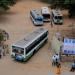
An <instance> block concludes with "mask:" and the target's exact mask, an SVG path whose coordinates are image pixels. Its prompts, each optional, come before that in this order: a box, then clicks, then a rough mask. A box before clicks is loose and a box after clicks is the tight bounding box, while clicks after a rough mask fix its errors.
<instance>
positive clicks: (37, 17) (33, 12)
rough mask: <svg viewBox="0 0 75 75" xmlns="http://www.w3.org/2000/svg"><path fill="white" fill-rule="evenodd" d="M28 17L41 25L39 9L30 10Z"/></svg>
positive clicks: (41, 19) (41, 17) (35, 23)
mask: <svg viewBox="0 0 75 75" xmlns="http://www.w3.org/2000/svg"><path fill="white" fill-rule="evenodd" d="M30 18H31V19H32V22H33V24H34V25H36V26H38V25H43V16H42V15H41V11H40V10H31V11H30Z"/></svg>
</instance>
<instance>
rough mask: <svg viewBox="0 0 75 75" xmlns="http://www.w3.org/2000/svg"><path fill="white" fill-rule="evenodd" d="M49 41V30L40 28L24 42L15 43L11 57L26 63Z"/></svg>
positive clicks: (23, 40)
mask: <svg viewBox="0 0 75 75" xmlns="http://www.w3.org/2000/svg"><path fill="white" fill-rule="evenodd" d="M47 39H48V30H46V29H44V28H39V29H37V30H35V31H33V32H32V33H30V34H29V35H28V36H26V37H25V38H23V39H22V40H20V41H18V42H16V43H14V44H13V45H12V46H11V47H12V50H11V56H12V57H13V58H14V59H15V60H18V61H26V60H27V59H28V58H29V57H31V56H32V55H33V54H34V53H35V52H36V51H38V49H39V48H40V47H42V46H43V44H44V43H46V41H47Z"/></svg>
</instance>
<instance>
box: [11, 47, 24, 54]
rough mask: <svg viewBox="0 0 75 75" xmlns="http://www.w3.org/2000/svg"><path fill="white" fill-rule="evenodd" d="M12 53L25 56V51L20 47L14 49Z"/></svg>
mask: <svg viewBox="0 0 75 75" xmlns="http://www.w3.org/2000/svg"><path fill="white" fill-rule="evenodd" d="M12 52H14V53H16V54H24V49H23V48H19V47H12Z"/></svg>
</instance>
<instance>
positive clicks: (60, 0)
mask: <svg viewBox="0 0 75 75" xmlns="http://www.w3.org/2000/svg"><path fill="white" fill-rule="evenodd" d="M42 1H44V2H49V3H50V6H51V8H61V9H68V10H69V17H73V16H75V0H42Z"/></svg>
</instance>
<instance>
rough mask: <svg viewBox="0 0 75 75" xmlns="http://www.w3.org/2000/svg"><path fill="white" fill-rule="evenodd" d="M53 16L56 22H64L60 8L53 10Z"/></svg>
mask: <svg viewBox="0 0 75 75" xmlns="http://www.w3.org/2000/svg"><path fill="white" fill-rule="evenodd" d="M51 17H52V21H53V22H54V23H55V24H63V15H62V14H61V11H60V10H57V9H56V10H52V12H51Z"/></svg>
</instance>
